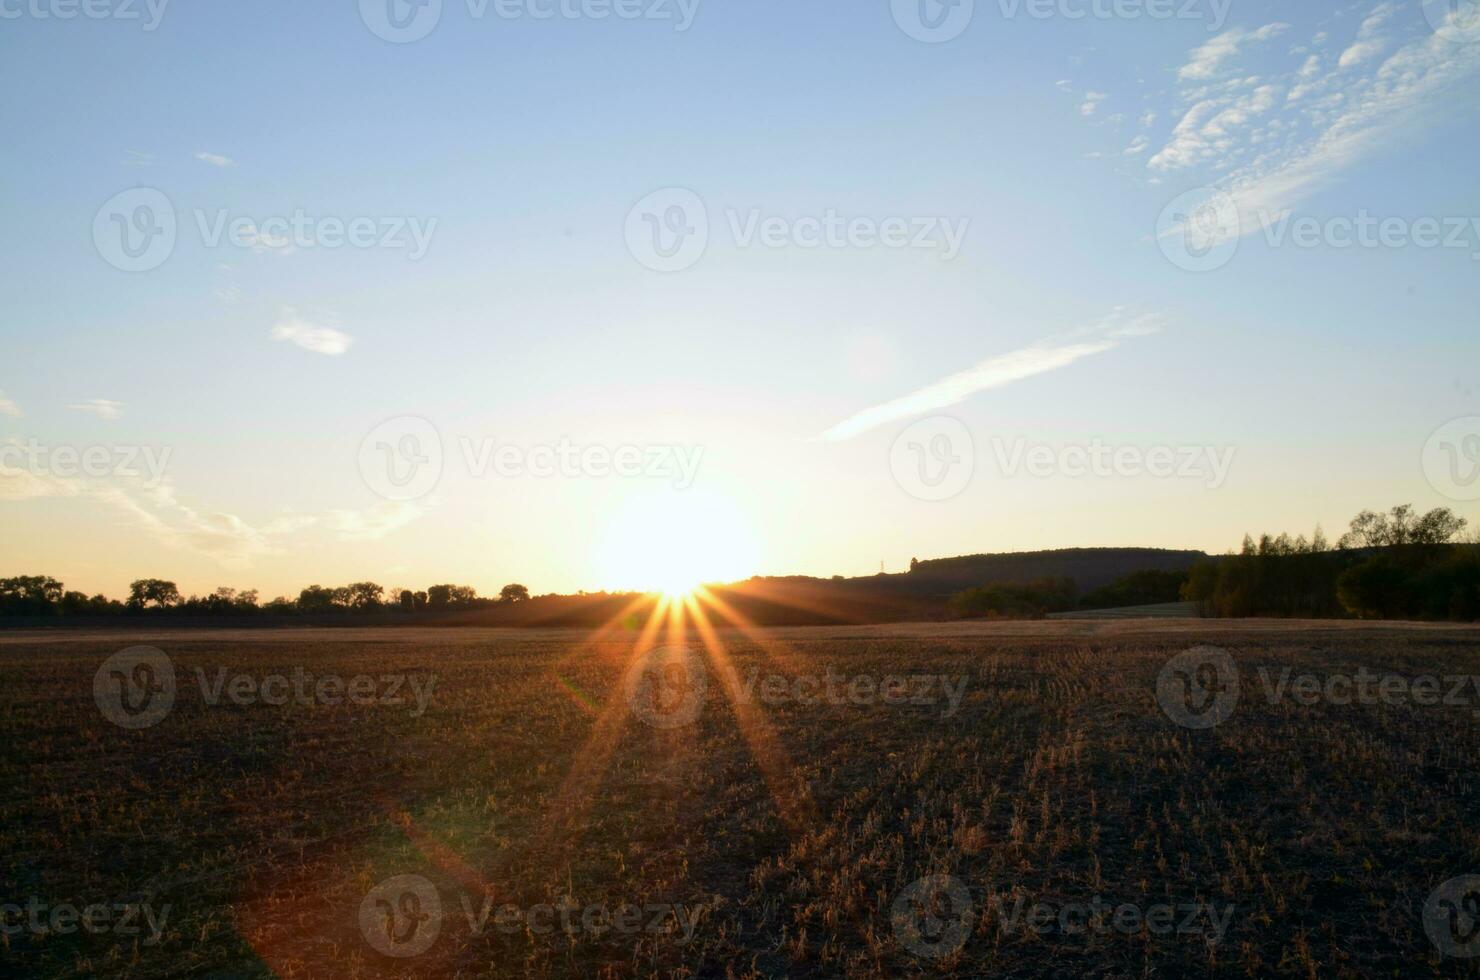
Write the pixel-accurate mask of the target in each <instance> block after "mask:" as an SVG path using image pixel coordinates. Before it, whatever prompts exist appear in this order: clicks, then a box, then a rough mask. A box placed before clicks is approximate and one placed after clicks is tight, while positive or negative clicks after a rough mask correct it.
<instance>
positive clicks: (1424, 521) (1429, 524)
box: [1410, 507, 1469, 544]
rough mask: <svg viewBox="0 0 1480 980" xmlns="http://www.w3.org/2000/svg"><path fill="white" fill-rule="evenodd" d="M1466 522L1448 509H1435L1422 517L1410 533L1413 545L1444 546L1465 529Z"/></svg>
mask: <svg viewBox="0 0 1480 980" xmlns="http://www.w3.org/2000/svg"><path fill="white" fill-rule="evenodd" d="M1468 523H1469V521H1466V520H1465V519H1464V518H1463V517H1458V516H1456V515H1455V513H1454V511H1452V510H1450V509H1449V508H1448V507H1436V508H1435V509H1433V510H1431V511H1429V512H1428V513H1427V514H1425V515H1423V516H1422V517H1420V518H1419V519H1418V521H1417V522H1416V523H1415V524H1414V526H1413V530H1412V532H1410V540H1411V541H1412V543H1413V544H1446V543H1448V542H1449V541H1451V540H1452V539H1453V538H1454V537H1455V536H1456V535H1458V534H1459V533H1460V532H1461V531H1463V530H1464V529H1465V525H1466V524H1468Z"/></svg>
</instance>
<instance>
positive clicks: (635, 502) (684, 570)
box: [597, 490, 759, 599]
mask: <svg viewBox="0 0 1480 980" xmlns="http://www.w3.org/2000/svg"><path fill="white" fill-rule="evenodd" d="M597 554H598V558H597V561H598V569H597V570H598V573H599V575H600V578H601V580H602V582H603V583H605V585H606V587H607V588H609V589H614V590H629V589H630V590H633V591H643V592H661V593H663V594H664V595H667V596H669V597H670V598H674V599H678V598H682V597H684V596H687V595H689V594H691V593H692V592H693V591H694V590H695V589H696V588H698V587H699V586H700V585H703V584H705V583H706V582H727V581H734V580H736V579H742V578H748V577H749V576H751V575H753V574H755V572H756V570H757V569H756V563H757V559H758V557H759V555H758V549H757V547H756V541H755V537H754V535H753V534H752V533H751V531H750V527H749V525H748V522H746V521H745V519H744V515H743V514H742V513H741V511H740V509H739V508H738V507H737V506H736V505H735V504H734V502H733V501H730V500H727V499H724V498H719V497H715V496H712V495H702V494H696V493H695V492H694V491H692V490H686V491H679V490H674V491H669V492H666V493H662V494H655V495H651V496H642V497H634V498H632V499H630V500H628V501H627V502H626V503H624V505H623V506H622V509H621V510H620V511H619V512H618V514H617V515H616V516H615V517H614V518H613V520H612V522H611V525H610V526H609V528H608V529H607V533H606V535H605V538H604V540H603V542H602V545H601V547H600V548H599V549H598V552H597Z"/></svg>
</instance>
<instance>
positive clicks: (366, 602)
mask: <svg viewBox="0 0 1480 980" xmlns="http://www.w3.org/2000/svg"><path fill="white" fill-rule="evenodd" d="M344 591H345V604H346V605H348V606H349V607H350V608H351V609H378V608H380V597H381V596H382V595H384V594H385V589H383V588H382V587H380V586H379V585H376V584H375V583H374V582H355V583H353V584H351V585H349V586H347V587H346V588H345V590H344Z"/></svg>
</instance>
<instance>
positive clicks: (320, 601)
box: [298, 585, 334, 612]
mask: <svg viewBox="0 0 1480 980" xmlns="http://www.w3.org/2000/svg"><path fill="white" fill-rule="evenodd" d="M298 608H299V609H301V610H302V611H303V612H327V611H328V610H330V609H333V608H334V590H333V589H326V588H324V587H323V586H322V585H310V586H309V587H308V588H306V589H304V590H303V591H301V592H299V593H298Z"/></svg>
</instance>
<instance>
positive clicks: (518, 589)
mask: <svg viewBox="0 0 1480 980" xmlns="http://www.w3.org/2000/svg"><path fill="white" fill-rule="evenodd" d="M498 597H499V601H500V602H524V601H525V600H526V599H528V598H529V589H528V588H527V587H525V586H523V585H520V584H519V583H518V582H511V583H509V584H508V585H506V586H504V587H503V588H502V589H499V593H498Z"/></svg>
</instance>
